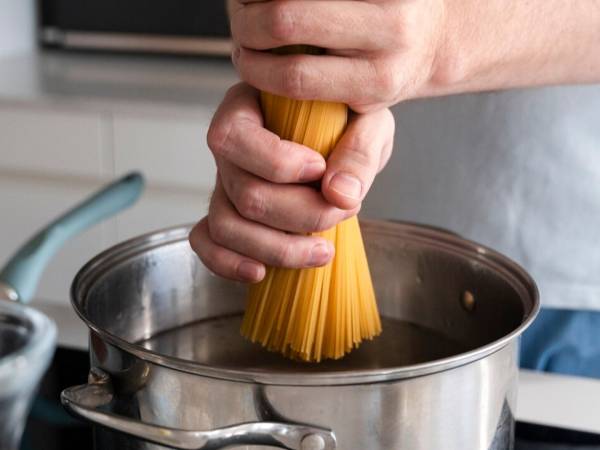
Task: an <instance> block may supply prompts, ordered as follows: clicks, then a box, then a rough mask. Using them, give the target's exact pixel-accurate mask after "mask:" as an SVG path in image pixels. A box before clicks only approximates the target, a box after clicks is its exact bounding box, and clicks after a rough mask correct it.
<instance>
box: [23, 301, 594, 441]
mask: <svg viewBox="0 0 600 450" xmlns="http://www.w3.org/2000/svg"><path fill="white" fill-rule="evenodd" d="M32 306H34V307H36V308H38V309H40V310H42V311H43V312H45V313H46V314H48V315H49V316H50V317H52V318H53V319H54V320H55V321H56V323H57V326H58V341H59V345H61V346H64V347H67V348H72V349H80V350H87V329H86V327H85V325H84V324H83V322H82V321H81V320H80V319H79V317H77V315H76V314H75V312H74V311H73V309H72V308H71V307H69V306H62V305H53V304H44V303H39V304H37V303H36V302H34V304H33V305H32ZM599 405H600V380H595V379H589V378H578V377H571V376H563V375H555V374H545V373H539V372H532V371H528V370H521V372H520V376H519V400H518V406H517V412H516V416H517V419H518V420H521V421H524V422H530V423H535V424H540V425H550V426H555V427H562V428H569V429H573V430H578V431H587V432H593V433H600V406H599Z"/></svg>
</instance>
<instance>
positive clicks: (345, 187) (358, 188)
mask: <svg viewBox="0 0 600 450" xmlns="http://www.w3.org/2000/svg"><path fill="white" fill-rule="evenodd" d="M329 187H330V188H331V189H332V190H333V191H335V192H337V193H338V194H340V195H343V196H344V197H348V198H352V199H359V198H360V196H361V194H362V183H361V182H360V180H359V179H358V178H356V177H355V176H354V175H351V174H349V173H346V172H340V173H336V174H335V175H334V176H333V178H332V179H331V181H330V182H329Z"/></svg>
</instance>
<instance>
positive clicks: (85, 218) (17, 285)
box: [0, 172, 144, 303]
mask: <svg viewBox="0 0 600 450" xmlns="http://www.w3.org/2000/svg"><path fill="white" fill-rule="evenodd" d="M143 186H144V178H143V177H142V175H141V174H139V173H137V172H132V173H130V174H128V175H126V176H124V177H123V178H121V179H119V180H117V181H115V182H113V183H111V184H109V185H108V186H106V187H105V188H103V189H102V190H101V191H99V192H97V193H95V194H94V195H92V196H91V197H89V198H88V199H86V200H84V201H83V202H82V203H80V204H78V205H76V206H75V207H73V208H72V209H71V210H69V211H67V212H66V213H65V214H63V215H62V216H61V217H59V218H58V219H56V220H54V221H53V222H52V223H51V224H49V225H48V226H46V227H44V228H43V229H42V230H41V231H39V232H38V233H37V234H36V235H35V236H34V237H32V238H31V239H30V240H29V241H28V242H27V243H26V244H24V245H23V246H22V247H21V248H20V249H19V250H18V251H17V252H16V253H15V255H14V256H13V257H12V258H11V259H10V260H9V262H8V263H7V264H6V266H5V267H4V268H0V298H4V297H7V298H8V299H10V300H15V301H20V302H22V303H28V302H29V301H30V300H31V298H32V297H33V294H34V293H35V289H36V287H37V284H38V281H39V279H40V277H41V276H42V273H43V271H44V269H45V268H46V265H47V264H48V261H49V260H50V258H52V256H53V255H54V254H55V253H56V252H57V251H58V250H59V249H60V248H61V247H62V245H63V244H64V243H65V242H66V241H67V240H69V239H70V238H72V237H73V236H75V235H76V234H78V233H79V232H81V231H83V230H85V229H87V228H89V227H91V226H92V225H94V224H96V223H98V222H100V221H101V220H104V219H106V218H108V217H110V216H112V215H113V214H116V213H118V212H120V211H122V210H124V209H125V208H127V207H129V206H131V205H132V204H133V203H135V201H136V200H137V199H138V198H139V196H140V195H141V193H142V190H143Z"/></svg>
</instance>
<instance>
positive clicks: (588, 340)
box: [521, 308, 600, 378]
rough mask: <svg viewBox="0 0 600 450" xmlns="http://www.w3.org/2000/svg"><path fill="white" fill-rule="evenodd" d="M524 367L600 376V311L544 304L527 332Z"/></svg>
mask: <svg viewBox="0 0 600 450" xmlns="http://www.w3.org/2000/svg"><path fill="white" fill-rule="evenodd" d="M521 367H523V368H525V369H533V370H542V371H546V372H555V373H561V374H565V375H579V376H585V377H594V378H600V311H585V310H578V311H577V310H568V309H550V308H543V309H542V310H541V312H540V315H539V316H538V318H537V320H535V321H534V323H533V324H532V325H531V327H530V328H529V329H528V330H527V331H526V332H525V334H524V335H523V338H522V343H521Z"/></svg>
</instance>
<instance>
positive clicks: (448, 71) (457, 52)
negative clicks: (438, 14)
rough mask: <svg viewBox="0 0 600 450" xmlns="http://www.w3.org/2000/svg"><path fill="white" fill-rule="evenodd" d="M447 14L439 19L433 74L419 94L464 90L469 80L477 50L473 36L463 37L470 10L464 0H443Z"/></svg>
mask: <svg viewBox="0 0 600 450" xmlns="http://www.w3.org/2000/svg"><path fill="white" fill-rule="evenodd" d="M442 2H443V9H444V14H443V15H442V20H441V21H440V23H439V27H440V31H439V34H438V37H437V42H436V43H435V45H434V58H433V61H432V65H431V69H430V74H429V77H428V79H427V80H426V82H425V84H424V85H423V86H422V89H421V90H420V91H419V92H418V93H417V97H433V96H441V95H448V94H453V93H457V92H460V86H463V85H464V84H466V83H467V82H468V79H469V71H470V70H471V68H472V67H473V65H474V64H473V62H472V59H473V58H474V57H475V56H476V54H477V52H474V51H472V49H471V48H470V42H469V40H472V39H473V38H474V36H473V32H474V30H471V33H468V34H471V36H469V37H468V38H467V39H464V38H463V34H464V31H465V29H466V23H465V22H466V21H467V17H468V11H466V10H465V9H466V8H465V5H466V4H467V3H469V2H465V1H462V0H459V1H453V0H442Z"/></svg>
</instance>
